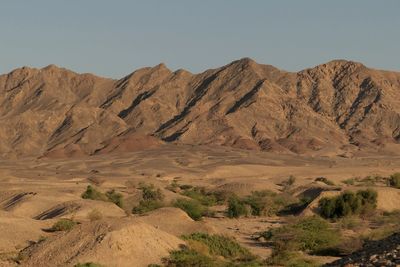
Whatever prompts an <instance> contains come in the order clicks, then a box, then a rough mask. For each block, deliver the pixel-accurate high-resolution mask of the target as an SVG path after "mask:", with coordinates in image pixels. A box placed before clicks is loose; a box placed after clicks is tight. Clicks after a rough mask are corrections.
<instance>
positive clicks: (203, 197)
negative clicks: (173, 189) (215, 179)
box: [182, 187, 218, 207]
mask: <svg viewBox="0 0 400 267" xmlns="http://www.w3.org/2000/svg"><path fill="white" fill-rule="evenodd" d="M182 195H184V196H187V197H190V198H193V199H195V200H197V201H199V202H200V203H201V204H202V205H204V206H208V207H209V206H215V205H217V204H218V200H217V198H216V197H215V195H213V194H212V193H210V192H207V191H206V189H205V188H204V187H193V188H190V189H187V190H184V192H183V193H182Z"/></svg>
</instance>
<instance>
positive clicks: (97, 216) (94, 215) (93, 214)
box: [87, 209, 103, 222]
mask: <svg viewBox="0 0 400 267" xmlns="http://www.w3.org/2000/svg"><path fill="white" fill-rule="evenodd" d="M87 217H88V219H89V220H90V221H91V222H93V221H98V220H101V219H102V218H103V214H102V213H101V212H100V211H99V210H98V209H92V210H91V211H90V212H89V213H88V215H87Z"/></svg>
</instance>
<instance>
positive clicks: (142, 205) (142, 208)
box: [132, 200, 164, 214]
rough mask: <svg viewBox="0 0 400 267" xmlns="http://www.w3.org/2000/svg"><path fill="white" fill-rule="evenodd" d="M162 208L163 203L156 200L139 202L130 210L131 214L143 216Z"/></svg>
mask: <svg viewBox="0 0 400 267" xmlns="http://www.w3.org/2000/svg"><path fill="white" fill-rule="evenodd" d="M162 207H164V203H163V202H161V201H157V200H141V201H140V202H139V206H136V207H134V208H133V209H132V213H136V214H143V213H146V212H149V211H152V210H156V209H159V208H162Z"/></svg>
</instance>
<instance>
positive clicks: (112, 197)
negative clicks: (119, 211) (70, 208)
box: [81, 185, 123, 208]
mask: <svg viewBox="0 0 400 267" xmlns="http://www.w3.org/2000/svg"><path fill="white" fill-rule="evenodd" d="M81 197H82V198H84V199H92V200H100V201H109V202H113V203H114V204H116V205H117V206H118V207H120V208H122V206H123V197H122V194H120V193H117V192H116V191H115V190H114V189H111V190H109V191H107V192H106V193H105V194H104V193H102V192H100V191H99V190H97V189H96V188H94V187H93V186H91V185H88V186H87V188H86V191H85V192H83V193H82V195H81Z"/></svg>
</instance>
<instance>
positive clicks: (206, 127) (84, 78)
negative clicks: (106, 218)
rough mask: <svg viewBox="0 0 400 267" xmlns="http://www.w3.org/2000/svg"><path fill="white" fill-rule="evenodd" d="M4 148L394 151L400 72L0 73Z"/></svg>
mask: <svg viewBox="0 0 400 267" xmlns="http://www.w3.org/2000/svg"><path fill="white" fill-rule="evenodd" d="M0 123H1V125H2V127H1V128H0V155H1V156H2V157H15V156H42V155H47V156H73V155H86V154H95V153H109V152H113V151H114V152H117V151H131V150H135V149H143V148H146V147H149V146H156V145H160V144H161V143H162V141H164V142H176V143H184V144H192V145H204V144H212V145H225V146H232V147H238V148H245V149H256V150H266V151H273V152H278V153H301V154H332V153H333V154H341V153H347V152H354V151H358V150H360V151H366V152H374V151H383V150H387V151H392V152H393V151H395V150H396V149H397V148H396V145H397V144H398V143H399V142H400V73H396V72H388V71H380V70H373V69H369V68H367V67H365V66H364V65H362V64H360V63H355V62H351V61H344V60H335V61H331V62H328V63H326V64H323V65H319V66H316V67H314V68H310V69H306V70H303V71H300V72H298V73H290V72H285V71H281V70H279V69H276V68H275V67H273V66H269V65H262V64H257V63H256V62H254V61H253V60H251V59H248V58H244V59H241V60H237V61H234V62H232V63H230V64H228V65H226V66H223V67H221V68H218V69H211V70H207V71H205V72H203V73H200V74H192V73H189V72H187V71H185V70H178V71H175V72H173V71H171V70H169V69H168V68H167V67H166V66H165V65H164V64H160V65H157V66H155V67H152V68H142V69H139V70H137V71H135V72H133V73H131V74H129V75H128V76H126V77H124V78H122V79H120V80H112V79H105V78H100V77H96V76H94V75H91V74H77V73H74V72H72V71H69V70H66V69H62V68H59V67H56V66H54V65H50V66H48V67H46V68H43V69H33V68H26V67H24V68H21V69H17V70H14V71H13V72H11V73H9V74H5V75H1V76H0Z"/></svg>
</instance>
